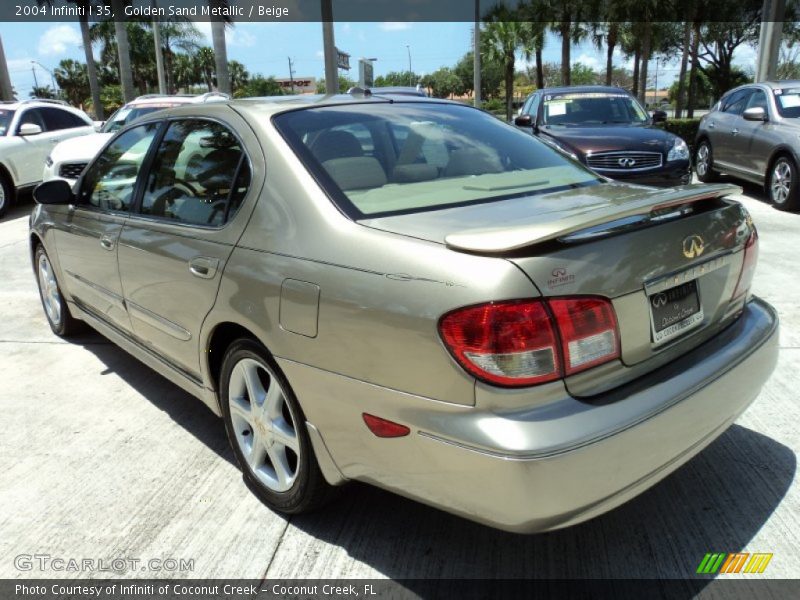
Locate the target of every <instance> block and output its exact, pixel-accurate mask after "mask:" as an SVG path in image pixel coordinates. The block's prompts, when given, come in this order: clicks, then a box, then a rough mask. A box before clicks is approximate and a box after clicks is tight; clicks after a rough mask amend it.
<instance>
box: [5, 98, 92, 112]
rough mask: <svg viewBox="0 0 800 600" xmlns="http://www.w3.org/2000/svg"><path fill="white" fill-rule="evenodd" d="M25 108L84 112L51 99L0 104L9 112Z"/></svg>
mask: <svg viewBox="0 0 800 600" xmlns="http://www.w3.org/2000/svg"><path fill="white" fill-rule="evenodd" d="M23 106H24V107H35V108H38V107H42V106H57V107H58V108H64V109H67V110H70V111H72V112H77V113H81V112H82V111H81V110H80V109H78V108H75V107H74V106H71V105H70V104H69V103H67V102H64V101H63V100H54V99H50V98H30V99H28V100H11V101H3V102H0V108H5V109H8V110H18V109H20V108H22V107H23Z"/></svg>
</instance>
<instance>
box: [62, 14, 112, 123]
mask: <svg viewBox="0 0 800 600" xmlns="http://www.w3.org/2000/svg"><path fill="white" fill-rule="evenodd" d="M67 1H68V2H69V3H71V4H74V5H76V6H77V7H78V8H81V9H83V10H81V15H80V16H79V17H78V22H79V23H80V27H81V38H83V52H84V54H85V56H86V73H87V76H88V78H89V90H90V91H91V94H92V110H93V111H94V116H95V118H96V119H97V120H98V121H102V120H103V119H104V118H105V114H104V113H103V103H102V102H101V101H100V82H99V81H98V78H97V65H96V64H95V62H94V52H93V51H92V38H91V36H90V35H89V8H90V6H91V4H92V0H67ZM59 85H61V84H59Z"/></svg>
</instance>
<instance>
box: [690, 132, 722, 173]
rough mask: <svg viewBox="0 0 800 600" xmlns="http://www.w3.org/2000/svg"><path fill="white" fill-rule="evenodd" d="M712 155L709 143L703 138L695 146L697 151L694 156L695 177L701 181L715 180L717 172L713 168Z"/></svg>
mask: <svg viewBox="0 0 800 600" xmlns="http://www.w3.org/2000/svg"><path fill="white" fill-rule="evenodd" d="M713 166H714V155H713V153H712V151H711V144H710V143H709V142H708V140H703V141H702V142H700V144H699V145H698V146H697V152H695V157H694V170H695V172H696V173H697V178H698V179H699V180H700V181H702V182H703V183H711V182H712V181H716V180H717V179H718V177H719V173H718V172H717V171H715V170H714V169H713Z"/></svg>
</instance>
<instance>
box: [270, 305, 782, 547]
mask: <svg viewBox="0 0 800 600" xmlns="http://www.w3.org/2000/svg"><path fill="white" fill-rule="evenodd" d="M777 355H778V319H777V316H776V314H775V312H774V310H773V309H772V308H771V307H770V306H769V305H768V304H766V303H764V302H762V301H760V300H754V301H752V302H750V303H749V304H748V305H747V306H746V308H745V310H744V313H743V315H742V317H741V318H740V319H738V320H737V321H736V322H735V323H734V324H732V325H731V326H730V327H728V328H727V329H726V330H725V331H723V332H722V333H720V334H719V335H718V336H716V337H715V338H714V339H712V340H710V341H709V342H707V343H705V344H703V345H702V346H701V347H699V348H697V349H696V350H695V351H693V352H691V353H688V354H687V355H685V356H683V357H682V358H681V359H680V360H679V361H676V362H674V363H672V364H671V365H670V366H669V367H665V368H663V369H659V370H657V371H656V372H653V373H651V374H649V375H647V376H645V377H642V378H641V379H640V380H637V381H636V382H633V383H631V384H628V385H626V386H623V387H621V388H618V389H616V390H614V391H613V392H610V393H609V394H607V395H604V396H603V397H601V398H595V399H593V402H592V403H588V402H582V401H579V400H576V399H574V398H571V397H569V396H568V395H567V394H566V393H565V394H564V395H563V397H562V398H560V399H558V400H556V401H555V402H547V403H546V404H543V405H540V406H538V407H534V408H529V409H525V410H515V411H513V412H509V413H504V414H499V413H498V412H497V411H487V410H481V409H480V408H479V407H472V408H470V407H454V406H452V405H447V404H444V403H438V402H432V401H430V400H425V399H422V398H419V397H414V396H409V395H406V394H401V393H399V392H396V391H392V390H386V389H385V388H380V387H378V386H372V385H369V384H365V383H363V382H354V381H353V380H344V379H343V378H342V377H341V376H337V375H333V374H325V375H323V376H321V378H319V379H318V377H317V375H319V373H318V374H317V375H315V376H314V377H310V376H311V375H312V374H311V373H308V372H307V371H306V369H308V367H305V366H300V365H298V364H297V363H289V362H284V363H283V364H282V366H283V367H284V370H285V372H286V373H287V376H289V379H290V381H291V382H292V384H293V385H296V387H295V389H296V390H297V391H298V395H299V397H300V398H301V402H302V404H303V408H304V409H305V411H306V415H307V417H308V418H309V421H311V422H313V423H314V425H316V426H317V427H318V428H319V431H320V432H321V434H322V437H323V438H324V440H325V444H326V446H327V449H328V450H329V451H330V455H331V456H332V458H333V461H334V462H335V463H336V465H337V467H338V469H339V470H340V471H341V473H342V474H344V476H345V477H349V478H354V479H360V480H363V481H367V482H370V483H374V484H376V485H379V486H381V487H385V488H388V489H391V490H393V491H395V492H397V493H400V494H402V495H405V496H408V497H411V498H414V499H417V500H420V501H423V502H426V503H428V504H431V505H434V506H437V507H440V508H442V509H444V510H448V511H450V512H454V513H457V514H460V515H462V516H465V517H467V518H470V519H473V520H476V521H479V522H482V523H485V524H487V525H490V526H493V527H497V528H500V529H505V530H509V531H517V532H536V531H546V530H550V529H555V528H559V527H565V526H568V525H572V524H575V523H578V522H581V521H584V520H587V519H590V518H592V517H594V516H597V515H599V514H601V513H603V512H605V511H608V510H610V509H612V508H614V507H616V506H618V505H620V504H622V503H623V502H625V501H627V500H629V499H631V498H633V497H634V496H636V495H637V494H639V493H641V492H642V491H644V490H645V489H647V488H648V487H650V486H652V485H653V484H655V483H656V482H657V481H659V480H660V479H662V478H664V477H665V476H666V475H668V474H669V473H671V472H672V471H674V470H675V469H677V468H678V467H679V466H680V465H682V464H683V463H685V462H686V461H688V460H689V459H690V458H691V457H692V456H694V455H695V454H697V453H698V452H700V450H702V449H703V448H704V447H705V446H707V445H708V444H709V443H711V442H712V441H713V440H714V439H715V438H716V437H717V436H719V435H720V434H721V433H722V432H723V431H725V429H726V428H727V427H728V426H729V425H731V423H733V421H734V420H735V419H736V418H737V417H738V416H739V415H740V414H741V413H742V411H744V409H745V408H747V406H748V405H749V404H750V403H751V402H752V401H753V400H754V399H755V398H756V396H757V395H758V393H759V392H760V390H761V387H762V385H763V384H764V382H765V381H766V380H767V378H768V377H769V375H770V373H771V372H772V370H773V368H774V366H775V363H776V361H777ZM315 371H316V370H315ZM315 380H316V381H315ZM304 381H305V382H307V383H305V384H304V383H303V382H304ZM311 381H314V383H308V382H311ZM533 393H534V392H532V394H533ZM323 396H324V397H323ZM362 412H372V413H375V414H378V415H380V416H382V417H385V418H388V419H392V420H397V421H398V422H401V423H407V424H409V425H411V426H412V431H413V433H412V435H410V436H408V437H405V438H397V439H392V440H386V439H379V438H376V437H374V436H372V435H371V434H370V433H369V432H368V431H367V430H366V428H365V427H358V421H360V415H361V413H362Z"/></svg>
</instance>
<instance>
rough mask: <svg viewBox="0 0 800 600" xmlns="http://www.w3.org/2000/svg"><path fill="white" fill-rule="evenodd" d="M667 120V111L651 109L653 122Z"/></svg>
mask: <svg viewBox="0 0 800 600" xmlns="http://www.w3.org/2000/svg"><path fill="white" fill-rule="evenodd" d="M666 120H667V113H666V111H663V110H654V111H653V123H663V122H665V121H666Z"/></svg>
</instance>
